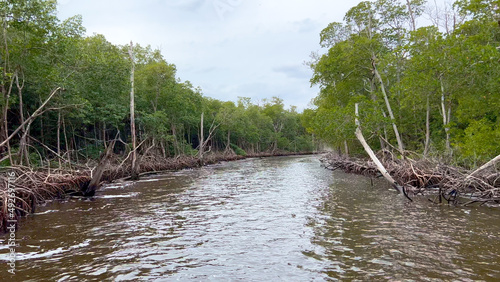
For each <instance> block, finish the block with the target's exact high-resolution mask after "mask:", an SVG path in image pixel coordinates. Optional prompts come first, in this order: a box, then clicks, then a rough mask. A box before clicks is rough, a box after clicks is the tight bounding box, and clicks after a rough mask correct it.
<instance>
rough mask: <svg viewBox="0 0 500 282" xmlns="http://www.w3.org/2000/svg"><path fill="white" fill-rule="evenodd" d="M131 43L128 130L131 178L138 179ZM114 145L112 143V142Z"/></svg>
mask: <svg viewBox="0 0 500 282" xmlns="http://www.w3.org/2000/svg"><path fill="white" fill-rule="evenodd" d="M133 47H134V45H133V43H132V41H130V49H129V56H130V61H131V63H132V69H131V71H130V131H131V135H132V172H131V173H132V176H131V178H132V180H137V179H139V174H138V173H137V168H136V165H137V164H136V162H137V152H136V146H137V144H136V142H137V140H136V135H135V102H134V96H135V95H134V75H135V61H134V50H133ZM113 145H114V144H113Z"/></svg>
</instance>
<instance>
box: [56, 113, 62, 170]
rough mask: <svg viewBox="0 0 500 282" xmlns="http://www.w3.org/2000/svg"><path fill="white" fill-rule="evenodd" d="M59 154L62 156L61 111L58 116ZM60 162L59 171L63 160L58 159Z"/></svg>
mask: <svg viewBox="0 0 500 282" xmlns="http://www.w3.org/2000/svg"><path fill="white" fill-rule="evenodd" d="M57 154H58V155H59V156H60V155H61V111H59V114H58V116H57ZM58 161H59V169H61V167H62V165H61V159H60V158H58Z"/></svg>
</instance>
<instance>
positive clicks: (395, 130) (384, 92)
mask: <svg viewBox="0 0 500 282" xmlns="http://www.w3.org/2000/svg"><path fill="white" fill-rule="evenodd" d="M375 59H376V58H375V55H373V57H372V65H373V71H374V73H375V76H376V77H377V79H378V81H379V83H380V89H381V90H382V95H383V96H384V100H385V105H386V107H387V111H388V112H389V116H390V118H391V122H392V128H393V129H394V135H396V140H397V141H398V149H399V151H400V153H401V154H403V155H404V146H403V141H402V140H401V135H399V131H398V127H397V125H396V120H395V118H394V113H393V112H392V108H391V104H390V103H389V98H388V97H387V93H386V91H385V86H384V81H383V80H382V77H381V76H380V73H379V72H378V70H377V65H376V63H375Z"/></svg>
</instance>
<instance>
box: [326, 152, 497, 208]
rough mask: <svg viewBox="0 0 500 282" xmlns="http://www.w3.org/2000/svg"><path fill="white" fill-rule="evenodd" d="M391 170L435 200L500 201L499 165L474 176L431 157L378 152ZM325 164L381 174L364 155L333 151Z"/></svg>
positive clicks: (409, 187) (408, 186) (411, 187)
mask: <svg viewBox="0 0 500 282" xmlns="http://www.w3.org/2000/svg"><path fill="white" fill-rule="evenodd" d="M377 156H378V158H379V159H380V161H381V162H382V164H383V165H384V167H385V168H386V169H387V172H388V173H389V174H390V175H391V176H392V177H393V178H394V179H395V180H396V181H397V182H398V183H401V184H403V187H405V189H404V191H403V192H406V193H408V194H412V195H436V199H432V200H431V201H432V202H442V200H443V199H444V200H445V201H446V202H447V203H450V204H453V205H471V204H474V203H479V204H486V203H489V204H500V172H499V171H498V169H496V168H495V167H490V169H488V170H483V171H481V173H477V174H474V176H471V174H470V172H469V171H467V170H465V169H461V168H456V167H452V166H449V165H445V164H440V163H437V162H434V161H431V160H425V159H422V160H413V159H410V158H405V159H399V158H396V157H395V156H394V155H393V154H392V153H391V152H389V151H387V150H383V151H381V152H379V153H378V154H377ZM322 163H323V165H324V166H325V167H326V168H328V169H330V170H336V169H340V170H342V171H344V172H347V173H355V174H361V175H365V176H370V177H380V176H381V175H380V172H379V171H378V169H377V167H376V166H375V164H374V163H373V162H371V161H366V160H362V159H353V158H345V157H342V156H338V155H336V154H333V153H330V154H327V155H325V156H324V157H323V158H322Z"/></svg>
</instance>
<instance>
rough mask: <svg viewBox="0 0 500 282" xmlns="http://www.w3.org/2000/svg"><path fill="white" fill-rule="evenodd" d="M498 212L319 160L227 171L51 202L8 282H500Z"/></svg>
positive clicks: (1, 265)
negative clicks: (399, 188) (413, 192)
mask: <svg viewBox="0 0 500 282" xmlns="http://www.w3.org/2000/svg"><path fill="white" fill-rule="evenodd" d="M499 234H500V211H499V210H498V209H489V208H485V207H482V208H454V207H448V206H437V205H434V204H432V203H430V202H428V201H427V200H426V199H422V200H420V201H417V202H414V203H407V202H406V200H405V199H404V198H403V197H401V196H398V195H397V194H396V193H395V192H394V191H393V190H391V189H389V188H388V187H387V186H386V185H385V183H384V182H381V181H375V187H372V186H371V185H370V179H368V178H365V177H361V176H356V175H347V174H344V173H341V172H333V173H332V172H330V171H327V170H325V169H323V168H321V167H320V163H319V161H318V157H316V156H302V157H281V158H269V159H251V160H244V161H238V162H231V163H224V164H220V165H215V166H210V167H205V168H201V169H195V170H185V171H180V172H173V173H168V174H165V175H162V176H155V177H151V178H148V179H144V180H143V181H140V182H138V183H135V184H133V185H130V184H128V185H125V186H124V185H111V186H108V187H105V188H104V189H102V190H101V191H100V192H99V193H98V195H97V196H96V197H95V199H93V200H84V199H70V200H68V201H66V202H64V203H60V202H52V203H48V204H47V205H46V206H45V207H42V208H40V209H39V210H38V213H37V214H35V215H33V216H30V217H29V218H28V219H27V220H25V221H24V222H23V226H22V228H21V229H20V230H18V231H17V233H16V236H17V238H18V239H19V241H18V247H17V252H18V254H17V259H18V261H17V263H16V270H17V273H16V275H15V276H11V275H10V274H9V273H7V269H8V266H7V264H6V262H5V260H6V258H7V256H6V253H7V249H6V246H5V245H6V241H5V237H4V238H2V240H0V260H1V261H0V279H1V280H5V281H89V280H91V281H92V280H93V281H138V280H139V281H142V280H150V281H152V280H158V281H163V280H164V281H207V280H208V281H235V280H239V281H323V280H337V279H340V280H353V279H360V280H364V281H366V280H369V281H373V280H407V279H408V280H418V281H428V280H454V279H457V280H465V281H467V280H478V279H479V280H481V279H483V280H488V281H494V280H500V265H499V263H500V241H499V238H500V236H499Z"/></svg>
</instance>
